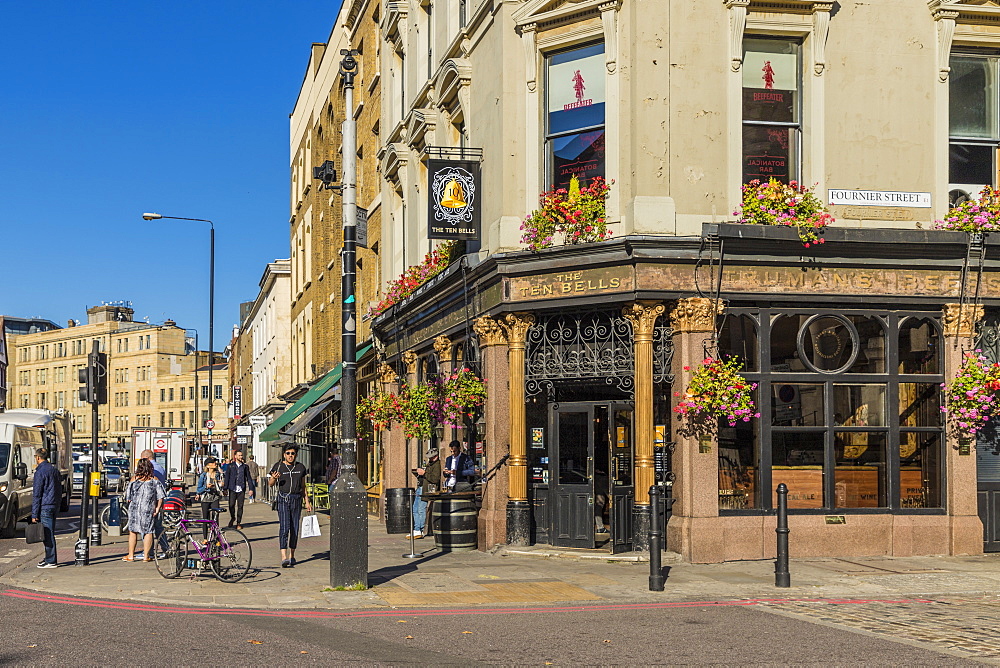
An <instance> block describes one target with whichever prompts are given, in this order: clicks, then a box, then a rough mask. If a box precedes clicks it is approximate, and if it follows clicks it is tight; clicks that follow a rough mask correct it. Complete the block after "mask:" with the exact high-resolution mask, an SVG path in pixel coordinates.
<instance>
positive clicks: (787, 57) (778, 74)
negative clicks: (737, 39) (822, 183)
mask: <svg viewBox="0 0 1000 668" xmlns="http://www.w3.org/2000/svg"><path fill="white" fill-rule="evenodd" d="M799 54H800V47H799V44H798V43H796V42H791V41H787V40H779V39H745V40H743V68H742V69H743V182H744V183H747V182H749V181H752V180H754V179H759V180H761V181H767V180H768V179H770V178H772V177H773V178H775V179H777V180H779V181H781V182H784V183H787V182H788V181H794V180H797V179H798V178H799V163H800V160H801V158H800V154H799V147H800V146H801V135H802V124H801V123H802V122H801V115H802V114H801V105H802V94H801V90H802V76H801V66H800V55H799Z"/></svg>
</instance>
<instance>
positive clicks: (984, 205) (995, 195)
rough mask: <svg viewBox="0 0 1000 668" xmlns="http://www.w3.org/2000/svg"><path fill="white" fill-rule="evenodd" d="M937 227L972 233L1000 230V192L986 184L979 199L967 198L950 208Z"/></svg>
mask: <svg viewBox="0 0 1000 668" xmlns="http://www.w3.org/2000/svg"><path fill="white" fill-rule="evenodd" d="M935 228H936V229H939V230H956V231H959V232H969V233H970V234H979V233H983V232H995V231H998V230H1000V192H997V191H996V190H994V189H993V188H991V187H990V186H986V187H985V188H983V192H982V193H981V194H980V195H979V197H978V198H977V199H970V200H966V201H965V202H962V203H961V204H959V205H958V206H954V207H952V208H951V209H949V210H948V214H947V215H946V216H945V217H944V220H939V221H937V225H935Z"/></svg>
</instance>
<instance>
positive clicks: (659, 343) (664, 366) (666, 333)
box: [653, 322, 674, 383]
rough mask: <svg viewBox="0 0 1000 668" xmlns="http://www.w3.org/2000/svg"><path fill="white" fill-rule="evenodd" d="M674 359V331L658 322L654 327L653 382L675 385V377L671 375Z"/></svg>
mask: <svg viewBox="0 0 1000 668" xmlns="http://www.w3.org/2000/svg"><path fill="white" fill-rule="evenodd" d="M673 359H674V330H673V328H672V327H671V326H670V325H668V324H666V323H661V322H657V323H656V326H655V327H653V382H654V383H673V382H674V375H673V374H672V373H670V365H671V363H672V362H673Z"/></svg>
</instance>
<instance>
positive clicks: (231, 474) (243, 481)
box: [222, 450, 256, 529]
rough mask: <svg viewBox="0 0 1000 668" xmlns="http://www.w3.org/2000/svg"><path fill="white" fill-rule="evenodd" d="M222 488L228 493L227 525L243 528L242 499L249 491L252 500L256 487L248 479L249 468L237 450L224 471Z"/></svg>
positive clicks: (250, 479) (241, 452)
mask: <svg viewBox="0 0 1000 668" xmlns="http://www.w3.org/2000/svg"><path fill="white" fill-rule="evenodd" d="M222 488H223V489H225V490H228V491H229V524H228V525H227V526H230V527H231V526H233V525H234V524H235V525H236V528H237V529H242V528H243V499H244V498H245V497H246V493H247V490H249V491H250V498H251V499H252V498H253V493H254V490H255V489H256V485H255V483H254V481H253V478H251V477H250V467H249V466H247V464H246V462H244V461H243V451H242V450H237V451H236V452H235V453H234V454H233V461H232V462H231V463H230V464H229V468H227V469H226V473H225V476H224V478H223V482H222Z"/></svg>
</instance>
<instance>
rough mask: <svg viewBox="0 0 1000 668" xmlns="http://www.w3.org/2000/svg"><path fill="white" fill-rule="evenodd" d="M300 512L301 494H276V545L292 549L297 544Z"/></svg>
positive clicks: (283, 548)
mask: <svg viewBox="0 0 1000 668" xmlns="http://www.w3.org/2000/svg"><path fill="white" fill-rule="evenodd" d="M301 514H302V495H301V494H280V495H279V496H278V547H280V548H281V549H282V550H286V549H291V550H294V549H295V547H296V546H297V545H298V544H299V515H301Z"/></svg>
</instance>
